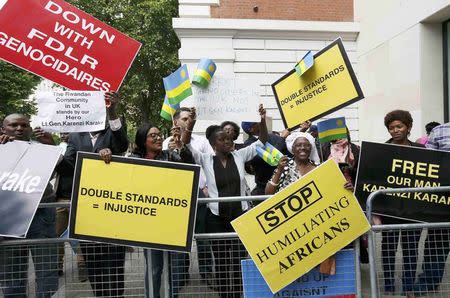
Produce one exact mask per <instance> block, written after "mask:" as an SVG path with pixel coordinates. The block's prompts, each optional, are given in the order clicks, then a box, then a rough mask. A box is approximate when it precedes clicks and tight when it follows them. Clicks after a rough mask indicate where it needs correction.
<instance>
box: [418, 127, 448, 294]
mask: <svg viewBox="0 0 450 298" xmlns="http://www.w3.org/2000/svg"><path fill="white" fill-rule="evenodd" d="M425 146H426V147H427V148H430V149H436V150H443V151H449V152H450V122H449V123H445V124H442V125H439V126H436V127H435V128H434V129H433V130H432V131H431V133H430V136H429V139H428V143H427V144H426V145H425ZM449 251H450V229H448V228H443V229H428V235H427V239H426V240H425V250H424V260H423V264H422V269H423V273H421V274H420V275H419V278H418V283H417V284H416V285H415V287H414V292H415V293H417V294H426V293H427V292H434V291H436V290H437V288H438V287H439V284H440V283H441V281H442V276H443V275H444V269H445V263H446V261H447V256H448V253H449Z"/></svg>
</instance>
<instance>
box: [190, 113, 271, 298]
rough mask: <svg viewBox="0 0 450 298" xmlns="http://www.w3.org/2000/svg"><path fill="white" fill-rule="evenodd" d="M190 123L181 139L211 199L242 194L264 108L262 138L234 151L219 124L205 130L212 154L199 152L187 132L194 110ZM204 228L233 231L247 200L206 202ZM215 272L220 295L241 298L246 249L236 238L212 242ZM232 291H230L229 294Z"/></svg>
mask: <svg viewBox="0 0 450 298" xmlns="http://www.w3.org/2000/svg"><path fill="white" fill-rule="evenodd" d="M192 113H194V115H193V117H192V119H193V121H192V123H189V124H188V129H187V130H185V132H184V133H183V136H182V141H183V143H184V144H186V146H187V147H188V148H189V149H190V151H191V152H192V155H193V156H194V159H195V162H196V163H197V164H199V165H201V166H202V168H203V171H204V172H205V176H206V184H207V185H208V193H209V196H210V197H211V198H219V197H235V196H245V190H246V187H245V186H246V183H245V169H244V165H245V163H246V162H247V161H250V160H251V159H253V157H255V155H256V146H258V145H259V146H262V145H263V144H264V143H265V142H266V141H267V139H268V133H267V126H266V111H265V109H264V107H263V106H262V105H260V106H259V114H260V116H261V137H260V140H258V141H257V142H254V143H253V144H252V145H250V146H248V147H245V148H242V149H240V150H234V143H233V139H232V137H231V136H230V135H229V134H227V133H226V132H225V131H223V130H222V128H221V127H220V126H211V127H209V128H208V129H207V138H208V140H209V142H210V144H211V146H212V148H213V149H214V152H215V154H207V153H200V152H198V151H196V150H195V149H194V148H192V146H190V144H189V143H190V135H191V132H192V129H193V127H194V125H195V109H192ZM208 207H209V208H208V214H207V218H206V231H207V232H208V233H217V232H233V231H234V230H233V227H232V226H231V223H230V222H231V221H232V220H233V219H235V218H236V217H238V216H239V215H241V214H242V213H244V212H245V211H246V210H247V209H248V204H247V202H239V201H238V202H229V201H228V202H227V199H225V198H224V200H223V201H220V202H218V203H209V204H208ZM212 250H213V252H214V257H215V264H216V274H217V278H218V280H219V292H220V293H221V294H220V295H221V297H240V293H242V282H241V273H240V259H242V258H243V257H245V249H244V248H243V246H242V244H241V243H240V241H239V240H238V239H233V240H226V241H225V242H223V241H221V242H219V241H212ZM230 293H231V294H230Z"/></svg>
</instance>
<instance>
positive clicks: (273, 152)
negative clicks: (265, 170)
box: [265, 143, 283, 163]
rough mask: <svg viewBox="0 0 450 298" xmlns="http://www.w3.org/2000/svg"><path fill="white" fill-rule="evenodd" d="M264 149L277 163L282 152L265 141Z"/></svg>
mask: <svg viewBox="0 0 450 298" xmlns="http://www.w3.org/2000/svg"><path fill="white" fill-rule="evenodd" d="M265 149H266V151H268V152H269V153H270V154H271V155H272V156H273V158H274V159H275V160H276V161H277V163H278V161H279V160H280V159H281V158H282V157H283V153H281V152H280V150H278V149H277V148H275V147H274V146H272V144H270V143H266V146H265Z"/></svg>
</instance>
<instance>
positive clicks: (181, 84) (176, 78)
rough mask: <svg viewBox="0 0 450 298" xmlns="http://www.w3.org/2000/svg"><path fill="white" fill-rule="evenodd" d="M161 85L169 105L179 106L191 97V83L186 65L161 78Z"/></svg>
mask: <svg viewBox="0 0 450 298" xmlns="http://www.w3.org/2000/svg"><path fill="white" fill-rule="evenodd" d="M163 83H164V89H166V95H167V98H168V100H169V103H170V104H171V105H176V104H179V103H180V102H181V101H182V100H183V99H185V98H186V97H188V96H191V95H192V88H191V81H190V80H189V73H188V70H187V66H186V64H184V65H183V66H181V67H180V68H178V69H177V70H176V71H175V72H174V73H172V74H170V75H169V76H167V77H165V78H163Z"/></svg>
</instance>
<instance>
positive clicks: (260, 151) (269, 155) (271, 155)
mask: <svg viewBox="0 0 450 298" xmlns="http://www.w3.org/2000/svg"><path fill="white" fill-rule="evenodd" d="M256 154H257V155H258V156H259V157H261V158H262V159H263V160H264V161H265V162H266V163H268V164H269V165H271V166H273V167H275V166H276V165H278V162H279V161H280V159H281V158H282V157H283V154H282V153H281V152H280V151H279V150H278V149H277V148H275V147H274V146H272V145H271V144H269V143H266V144H265V145H264V147H259V146H257V147H256Z"/></svg>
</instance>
